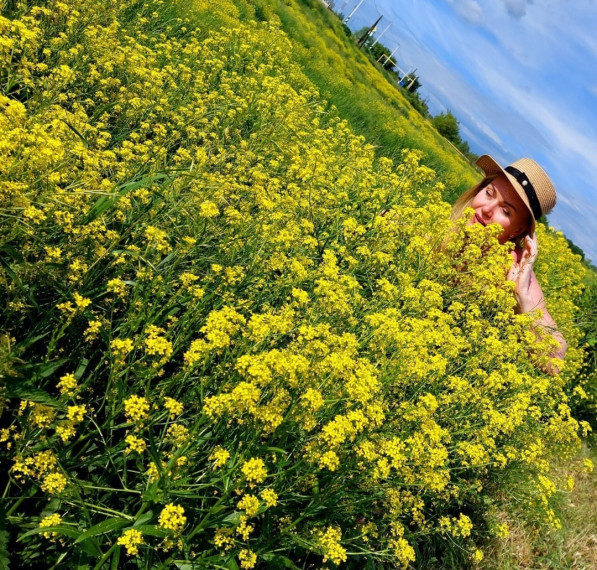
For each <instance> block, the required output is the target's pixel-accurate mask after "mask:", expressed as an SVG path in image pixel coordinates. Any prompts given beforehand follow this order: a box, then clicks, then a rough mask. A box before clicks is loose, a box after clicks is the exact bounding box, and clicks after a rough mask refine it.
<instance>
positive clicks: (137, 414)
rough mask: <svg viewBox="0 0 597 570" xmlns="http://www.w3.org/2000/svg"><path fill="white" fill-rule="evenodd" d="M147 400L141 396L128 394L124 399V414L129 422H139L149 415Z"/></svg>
mask: <svg viewBox="0 0 597 570" xmlns="http://www.w3.org/2000/svg"><path fill="white" fill-rule="evenodd" d="M148 412H149V402H148V401H147V399H146V398H143V397H142V396H130V397H129V398H127V399H126V400H125V401H124V414H125V415H126V417H127V419H128V420H129V421H131V422H135V423H139V422H141V421H143V420H146V419H147V418H148V417H149V415H148Z"/></svg>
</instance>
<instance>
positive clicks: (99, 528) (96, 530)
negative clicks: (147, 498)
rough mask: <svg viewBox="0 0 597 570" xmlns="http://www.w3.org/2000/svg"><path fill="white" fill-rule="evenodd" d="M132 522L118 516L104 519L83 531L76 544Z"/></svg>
mask: <svg viewBox="0 0 597 570" xmlns="http://www.w3.org/2000/svg"><path fill="white" fill-rule="evenodd" d="M130 523H131V521H129V520H127V519H121V518H118V517H115V518H112V519H108V520H105V521H102V522H101V523H98V524H96V525H94V526H92V527H91V528H88V529H87V530H86V531H85V532H84V533H82V534H81V536H79V537H78V538H77V540H75V544H77V543H78V542H83V541H84V540H87V539H88V538H93V537H95V536H99V535H100V534H106V533H108V532H112V531H113V530H117V529H119V528H122V527H123V526H127V525H130Z"/></svg>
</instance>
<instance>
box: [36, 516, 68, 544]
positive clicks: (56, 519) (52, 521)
mask: <svg viewBox="0 0 597 570" xmlns="http://www.w3.org/2000/svg"><path fill="white" fill-rule="evenodd" d="M61 523H62V517H61V516H60V515H59V514H58V513H54V514H53V515H49V516H47V517H44V518H43V519H41V520H40V521H39V525H38V527H39V528H47V527H51V526H58V525H59V524H61ZM41 534H42V536H43V537H44V538H53V537H55V536H56V533H55V532H42V533H41Z"/></svg>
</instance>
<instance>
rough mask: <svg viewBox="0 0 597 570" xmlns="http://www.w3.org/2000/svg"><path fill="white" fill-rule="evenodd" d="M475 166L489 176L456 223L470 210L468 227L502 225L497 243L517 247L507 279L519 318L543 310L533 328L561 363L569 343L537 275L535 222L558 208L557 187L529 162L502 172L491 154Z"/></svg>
mask: <svg viewBox="0 0 597 570" xmlns="http://www.w3.org/2000/svg"><path fill="white" fill-rule="evenodd" d="M477 164H478V165H479V166H480V167H481V168H482V169H483V170H484V171H485V178H484V179H483V180H482V181H481V182H480V183H479V184H477V185H476V186H474V187H473V188H471V189H470V190H468V191H467V192H465V193H464V194H463V195H462V196H460V198H459V199H458V200H457V201H456V203H455V204H454V208H453V210H452V218H453V220H454V221H455V220H457V219H459V218H460V217H461V216H462V215H463V213H464V212H465V210H466V209H467V208H472V209H473V210H474V213H473V215H472V217H471V220H470V224H474V223H480V224H482V225H483V226H487V225H488V224H499V225H500V226H501V227H502V232H501V233H500V234H499V235H498V241H499V242H500V243H502V244H503V243H506V242H512V243H513V244H514V249H513V250H512V266H511V268H510V270H509V271H508V274H507V279H508V280H510V281H513V282H514V294H515V296H516V301H517V303H518V309H519V311H520V312H521V313H528V312H531V311H539V312H538V318H537V320H536V321H535V324H534V328H535V330H536V331H537V332H539V333H540V332H543V331H544V332H547V333H548V334H549V335H550V336H552V338H554V339H555V341H556V342H557V343H558V347H557V348H555V349H554V351H553V352H552V354H551V356H552V357H554V358H559V359H563V358H564V355H565V354H566V341H565V339H564V337H563V335H562V333H561V332H560V331H559V330H558V328H557V325H556V323H555V321H554V320H553V318H552V317H551V315H550V314H549V312H548V311H547V307H546V304H545V296H544V295H543V291H542V290H541V286H540V285H539V282H538V281H537V278H536V276H535V273H534V271H533V264H534V263H535V260H536V259H537V252H538V244H537V238H536V236H535V221H536V220H537V219H539V218H540V217H541V216H543V215H545V214H547V213H548V212H549V211H551V209H552V208H553V207H554V206H555V203H556V191H555V189H554V187H553V184H552V183H551V180H550V179H549V177H548V176H547V174H546V173H545V171H544V170H543V169H542V168H541V167H540V166H539V165H538V164H537V163H536V162H535V161H534V160H532V159H530V158H521V159H520V160H517V161H516V162H514V163H512V164H511V165H510V166H506V167H505V168H502V167H501V166H500V165H499V164H498V163H497V162H496V161H495V160H494V159H493V158H491V157H490V156H489V155H483V156H481V157H480V158H479V159H478V160H477ZM545 371H546V372H548V373H550V374H556V373H558V372H559V367H557V366H550V367H548V368H546V370H545Z"/></svg>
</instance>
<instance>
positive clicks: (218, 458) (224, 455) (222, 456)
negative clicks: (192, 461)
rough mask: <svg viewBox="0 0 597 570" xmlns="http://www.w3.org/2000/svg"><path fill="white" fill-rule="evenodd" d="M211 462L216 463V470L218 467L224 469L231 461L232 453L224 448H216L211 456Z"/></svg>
mask: <svg viewBox="0 0 597 570" xmlns="http://www.w3.org/2000/svg"><path fill="white" fill-rule="evenodd" d="M209 459H210V461H213V462H214V469H217V468H218V467H222V465H225V464H226V462H227V461H228V460H229V459H230V453H229V452H228V451H226V450H225V449H224V448H223V447H220V446H218V447H216V448H215V449H214V450H213V451H212V452H211V455H210V456H209Z"/></svg>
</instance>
